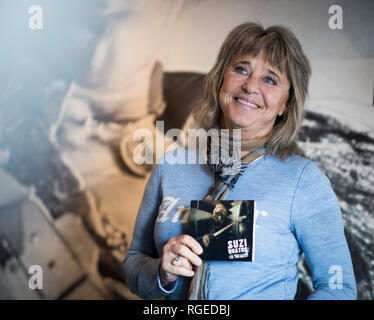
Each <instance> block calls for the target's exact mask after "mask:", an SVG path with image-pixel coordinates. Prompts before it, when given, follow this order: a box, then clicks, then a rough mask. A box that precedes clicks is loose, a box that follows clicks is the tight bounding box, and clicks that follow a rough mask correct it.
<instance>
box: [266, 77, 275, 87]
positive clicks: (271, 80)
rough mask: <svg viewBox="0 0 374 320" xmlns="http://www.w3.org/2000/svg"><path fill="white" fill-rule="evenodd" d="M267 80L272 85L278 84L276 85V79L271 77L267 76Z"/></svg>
mask: <svg viewBox="0 0 374 320" xmlns="http://www.w3.org/2000/svg"><path fill="white" fill-rule="evenodd" d="M265 82H266V83H267V84H270V85H272V86H276V85H277V82H276V81H275V80H274V79H272V78H269V77H266V78H265Z"/></svg>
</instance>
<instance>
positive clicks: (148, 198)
mask: <svg viewBox="0 0 374 320" xmlns="http://www.w3.org/2000/svg"><path fill="white" fill-rule="evenodd" d="M159 170H160V168H159V165H156V167H155V169H154V170H153V172H152V174H151V176H150V178H149V180H148V182H147V185H146V187H145V189H144V194H143V198H142V201H141V205H140V208H139V211H138V215H137V218H136V222H135V229H134V233H133V239H132V242H131V245H130V248H129V251H128V253H127V255H126V256H125V259H124V260H123V266H122V267H123V269H122V271H123V276H124V279H125V282H126V284H127V285H128V287H129V289H130V290H131V292H133V293H135V294H136V295H138V296H139V297H141V298H143V299H156V298H161V297H164V296H166V295H168V294H170V293H171V292H173V291H174V290H175V288H176V282H174V283H172V284H170V285H169V286H168V288H166V289H164V288H163V287H162V286H161V282H160V277H159V269H160V263H161V258H160V257H158V254H157V250H156V247H155V243H154V238H153V236H154V231H153V230H154V224H155V221H156V217H157V211H158V207H159V205H160V203H161V189H160V173H159Z"/></svg>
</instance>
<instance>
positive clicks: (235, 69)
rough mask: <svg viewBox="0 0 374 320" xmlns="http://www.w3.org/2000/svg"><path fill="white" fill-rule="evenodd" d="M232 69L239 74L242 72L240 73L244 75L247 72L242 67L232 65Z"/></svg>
mask: <svg viewBox="0 0 374 320" xmlns="http://www.w3.org/2000/svg"><path fill="white" fill-rule="evenodd" d="M234 71H235V72H236V73H239V74H242V75H246V74H247V70H245V69H244V68H243V67H240V66H238V67H234Z"/></svg>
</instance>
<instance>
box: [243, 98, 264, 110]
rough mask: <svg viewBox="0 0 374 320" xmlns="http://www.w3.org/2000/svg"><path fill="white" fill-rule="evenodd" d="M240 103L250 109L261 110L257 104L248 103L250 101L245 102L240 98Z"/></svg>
mask: <svg viewBox="0 0 374 320" xmlns="http://www.w3.org/2000/svg"><path fill="white" fill-rule="evenodd" d="M238 101H239V102H240V103H243V104H245V105H247V106H250V107H252V108H256V109H258V108H259V107H258V106H256V105H255V104H253V103H250V102H248V101H245V100H243V99H240V98H239V99H238Z"/></svg>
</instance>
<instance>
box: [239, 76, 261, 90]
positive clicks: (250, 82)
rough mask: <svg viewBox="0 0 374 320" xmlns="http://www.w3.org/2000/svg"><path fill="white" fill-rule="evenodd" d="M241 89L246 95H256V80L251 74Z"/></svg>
mask: <svg viewBox="0 0 374 320" xmlns="http://www.w3.org/2000/svg"><path fill="white" fill-rule="evenodd" d="M242 89H243V90H244V91H245V92H246V93H248V94H251V93H252V94H253V93H258V92H259V88H258V80H257V78H256V77H255V76H254V75H253V74H252V75H250V76H249V77H248V79H246V80H245V81H244V82H243V84H242Z"/></svg>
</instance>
